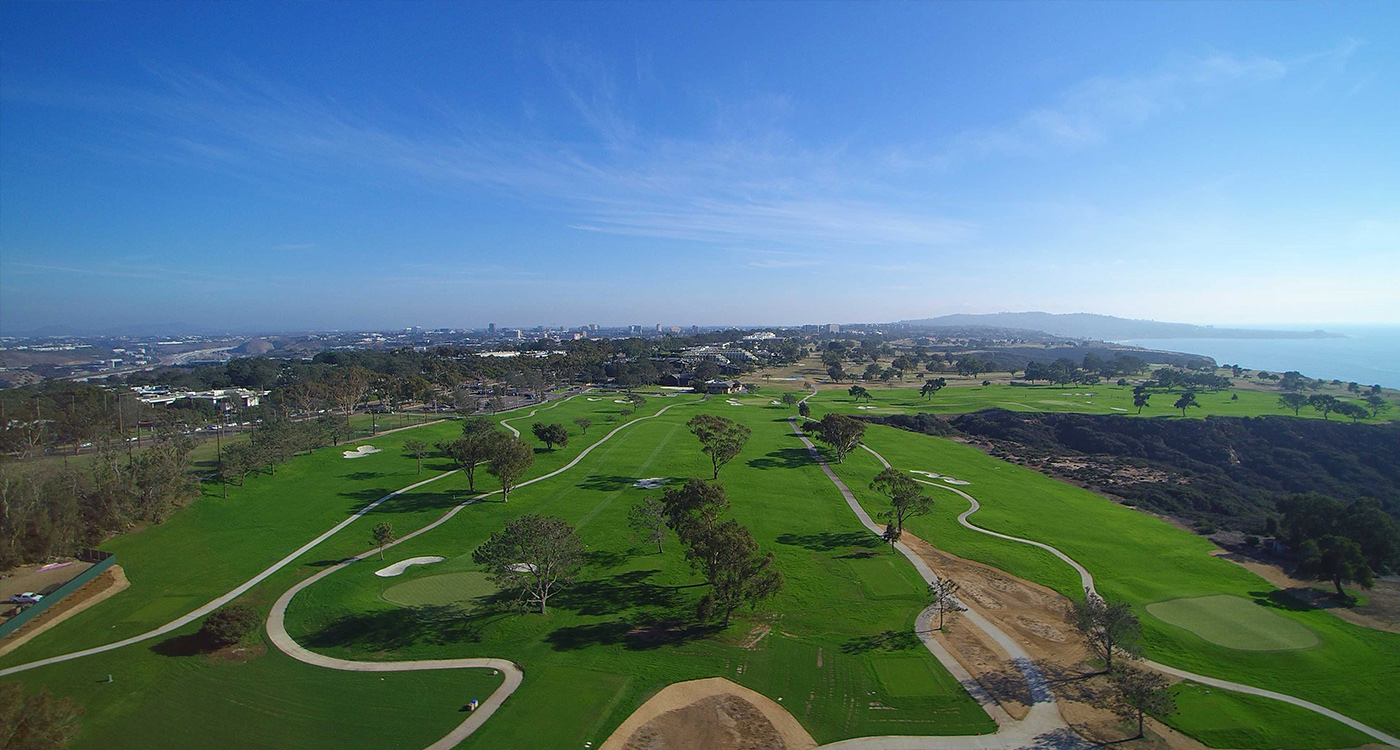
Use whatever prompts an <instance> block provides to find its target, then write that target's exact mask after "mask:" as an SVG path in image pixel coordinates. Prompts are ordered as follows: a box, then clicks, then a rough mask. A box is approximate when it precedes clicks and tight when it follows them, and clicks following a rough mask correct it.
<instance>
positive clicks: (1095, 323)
mask: <svg viewBox="0 0 1400 750" xmlns="http://www.w3.org/2000/svg"><path fill="white" fill-rule="evenodd" d="M900 322H901V323H903V324H904V325H910V326H923V327H928V328H949V327H968V326H987V327H994V328H1026V329H1030V330H1035V331H1043V332H1045V333H1049V334H1052V335H1055V336H1065V337H1067V338H1076V339H1097V340H1100V341H1123V340H1127V339H1327V338H1344V337H1343V336H1342V335H1341V334H1338V333H1328V332H1327V331H1274V330H1266V329H1262V328H1216V327H1214V326H1198V325H1191V324H1190V323H1162V322H1159V321H1156V320H1132V319H1130V318H1116V317H1114V316H1112V315H1095V314H1093V313H1069V314H1056V313H1044V312H1003V313H989V314H986V315H943V316H941V317H937V318H923V319H921V320H903V321H900Z"/></svg>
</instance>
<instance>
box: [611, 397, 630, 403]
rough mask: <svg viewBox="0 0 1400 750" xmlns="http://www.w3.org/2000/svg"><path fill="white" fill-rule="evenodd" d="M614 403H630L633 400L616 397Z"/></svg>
mask: <svg viewBox="0 0 1400 750" xmlns="http://www.w3.org/2000/svg"><path fill="white" fill-rule="evenodd" d="M613 403H614V404H630V403H632V402H631V401H628V400H627V399H625V398H615V399H613Z"/></svg>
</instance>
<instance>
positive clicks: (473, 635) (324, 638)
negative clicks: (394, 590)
mask: <svg viewBox="0 0 1400 750" xmlns="http://www.w3.org/2000/svg"><path fill="white" fill-rule="evenodd" d="M497 616H499V615H498V614H497V613H490V612H488V613H484V614H482V615H478V616H467V613H466V612H465V611H464V610H463V609H462V608H460V607H456V606H453V605H433V606H422V607H401V608H395V609H387V610H380V611H377V612H369V613H365V614H357V615H349V616H346V617H342V618H340V619H338V620H336V621H335V622H332V623H331V624H329V625H327V626H325V627H324V628H321V629H320V630H318V631H316V632H314V633H312V634H310V635H308V636H307V637H306V638H305V639H304V641H303V642H304V643H305V644H306V645H307V646H310V647H312V648H331V647H336V646H340V647H349V648H355V649H363V650H366V651H394V650H398V649H401V648H406V647H408V646H412V645H414V644H416V643H429V644H433V645H439V646H440V645H447V644H452V643H462V642H469V643H474V642H477V641H480V640H481V628H482V625H483V623H484V622H485V621H487V620H490V619H491V618H493V617H497Z"/></svg>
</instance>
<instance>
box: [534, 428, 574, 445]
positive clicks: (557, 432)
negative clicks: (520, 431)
mask: <svg viewBox="0 0 1400 750" xmlns="http://www.w3.org/2000/svg"><path fill="white" fill-rule="evenodd" d="M530 432H533V433H534V434H535V438H536V439H537V440H539V441H540V442H541V443H544V444H545V447H546V448H548V449H550V450H554V446H555V445H558V446H559V447H560V448H567V447H569V431H568V429H566V428H565V427H564V425H562V424H559V423H558V422H555V423H553V424H545V423H544V422H536V423H534V424H533V425H530Z"/></svg>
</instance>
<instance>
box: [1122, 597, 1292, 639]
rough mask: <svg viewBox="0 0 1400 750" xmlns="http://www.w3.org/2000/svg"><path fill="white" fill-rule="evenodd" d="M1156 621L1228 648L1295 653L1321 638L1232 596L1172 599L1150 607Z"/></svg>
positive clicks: (1265, 608) (1257, 603)
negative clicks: (1294, 651)
mask: <svg viewBox="0 0 1400 750" xmlns="http://www.w3.org/2000/svg"><path fill="white" fill-rule="evenodd" d="M1147 613H1148V614H1150V615H1152V616H1153V617H1155V618H1157V619H1159V620H1161V621H1162V622H1165V623H1167V624H1168V625H1175V626H1177V627H1179V628H1185V629H1186V630H1189V631H1191V632H1192V633H1195V634H1196V635H1199V636H1200V637H1202V638H1204V639H1206V640H1208V641H1210V642H1211V643H1214V644H1216V645H1219V646H1224V647H1225V648H1233V649H1239V650H1241V651H1292V650H1294V649H1299V648H1309V647H1311V646H1316V645H1317V634H1316V633H1313V632H1312V631H1311V630H1308V629H1307V628H1306V627H1303V626H1302V625H1300V624H1298V623H1296V622H1294V621H1292V620H1290V619H1288V618H1286V617H1282V616H1280V615H1278V614H1277V613H1275V612H1273V611H1272V610H1270V609H1269V608H1267V607H1265V606H1261V605H1260V603H1259V602H1257V601H1251V600H1249V599H1244V598H1242V597H1238V596H1231V595H1229V594H1219V595H1216V596H1196V597H1190V598H1186V599H1171V600H1169V601H1165V602H1155V603H1153V604H1149V605H1147Z"/></svg>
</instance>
